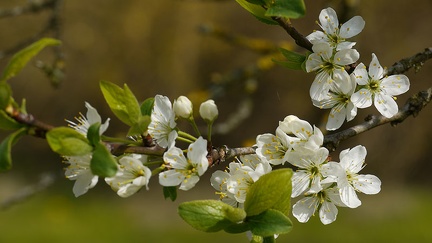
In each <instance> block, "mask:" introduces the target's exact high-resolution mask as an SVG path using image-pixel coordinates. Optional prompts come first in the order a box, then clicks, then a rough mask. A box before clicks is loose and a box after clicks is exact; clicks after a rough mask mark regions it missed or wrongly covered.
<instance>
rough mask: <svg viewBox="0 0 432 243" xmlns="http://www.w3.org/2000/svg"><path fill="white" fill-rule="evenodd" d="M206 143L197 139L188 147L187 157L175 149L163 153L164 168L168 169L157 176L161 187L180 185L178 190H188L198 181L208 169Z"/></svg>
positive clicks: (200, 138)
mask: <svg viewBox="0 0 432 243" xmlns="http://www.w3.org/2000/svg"><path fill="white" fill-rule="evenodd" d="M206 156H207V141H206V140H205V139H203V138H202V137H199V138H198V139H197V140H196V141H195V142H194V143H192V144H190V145H189V148H188V151H187V157H185V155H184V154H183V151H182V150H181V149H179V148H177V147H172V148H170V149H169V150H168V151H167V152H165V153H164V156H163V159H164V161H165V167H166V168H167V169H168V170H166V171H164V172H161V173H160V174H159V183H160V184H161V185H162V186H177V185H180V188H179V189H180V190H185V191H187V190H189V189H191V188H192V187H194V186H195V184H196V183H197V182H198V181H199V177H200V176H202V175H203V174H204V172H205V171H206V170H207V168H208V160H207V157H206Z"/></svg>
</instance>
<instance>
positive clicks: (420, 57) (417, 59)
mask: <svg viewBox="0 0 432 243" xmlns="http://www.w3.org/2000/svg"><path fill="white" fill-rule="evenodd" d="M431 58H432V47H429V48H426V49H425V50H424V51H422V52H419V53H417V54H415V55H414V56H412V57H407V58H404V59H402V60H400V61H398V62H395V63H394V64H393V65H392V66H391V67H390V68H388V69H387V75H393V74H399V73H404V72H406V71H408V70H409V69H411V68H413V67H414V69H415V70H416V72H417V71H418V70H420V68H421V67H422V66H423V64H424V63H425V62H426V61H427V60H429V59H431Z"/></svg>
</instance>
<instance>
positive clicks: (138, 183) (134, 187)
mask: <svg viewBox="0 0 432 243" xmlns="http://www.w3.org/2000/svg"><path fill="white" fill-rule="evenodd" d="M144 162H147V155H139V154H131V155H126V156H124V157H122V158H121V159H120V160H119V164H120V166H119V167H118V170H117V173H116V175H115V176H114V177H110V178H105V181H106V182H107V183H108V185H110V186H111V188H112V189H113V190H114V191H116V192H117V194H118V195H119V196H120V197H129V196H131V195H133V194H135V193H136V192H138V191H139V190H140V189H141V187H143V186H145V187H146V189H147V190H148V183H149V180H150V177H151V175H152V172H151V170H150V169H149V168H148V167H147V166H144V165H143V163H144Z"/></svg>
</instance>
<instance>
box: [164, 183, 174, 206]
mask: <svg viewBox="0 0 432 243" xmlns="http://www.w3.org/2000/svg"><path fill="white" fill-rule="evenodd" d="M163 194H164V198H165V199H167V198H169V199H171V201H173V202H174V201H175V200H176V199H177V187H176V186H164V187H163Z"/></svg>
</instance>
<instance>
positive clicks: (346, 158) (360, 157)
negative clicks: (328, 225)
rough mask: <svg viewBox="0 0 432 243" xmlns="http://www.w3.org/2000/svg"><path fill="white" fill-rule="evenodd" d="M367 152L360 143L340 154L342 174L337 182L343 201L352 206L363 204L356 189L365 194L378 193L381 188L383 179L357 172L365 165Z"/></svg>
mask: <svg viewBox="0 0 432 243" xmlns="http://www.w3.org/2000/svg"><path fill="white" fill-rule="evenodd" d="M366 154H367V151H366V148H365V147H364V146H361V145H358V146H356V147H354V148H352V149H351V150H350V149H345V150H343V151H342V152H341V153H340V155H339V158H340V160H341V161H340V163H339V164H340V166H341V169H342V174H341V175H339V176H338V179H337V184H338V187H339V188H340V194H341V200H342V202H343V203H344V204H346V205H347V206H348V207H350V208H356V207H358V206H360V205H361V201H360V200H359V199H358V197H357V194H356V191H360V192H363V193H365V194H377V193H378V192H380V190H381V181H380V179H379V178H378V177H376V176H374V175H359V174H357V173H358V172H359V171H360V170H361V169H363V168H364V166H365V164H364V161H365V158H366ZM330 163H336V162H329V164H330Z"/></svg>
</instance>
